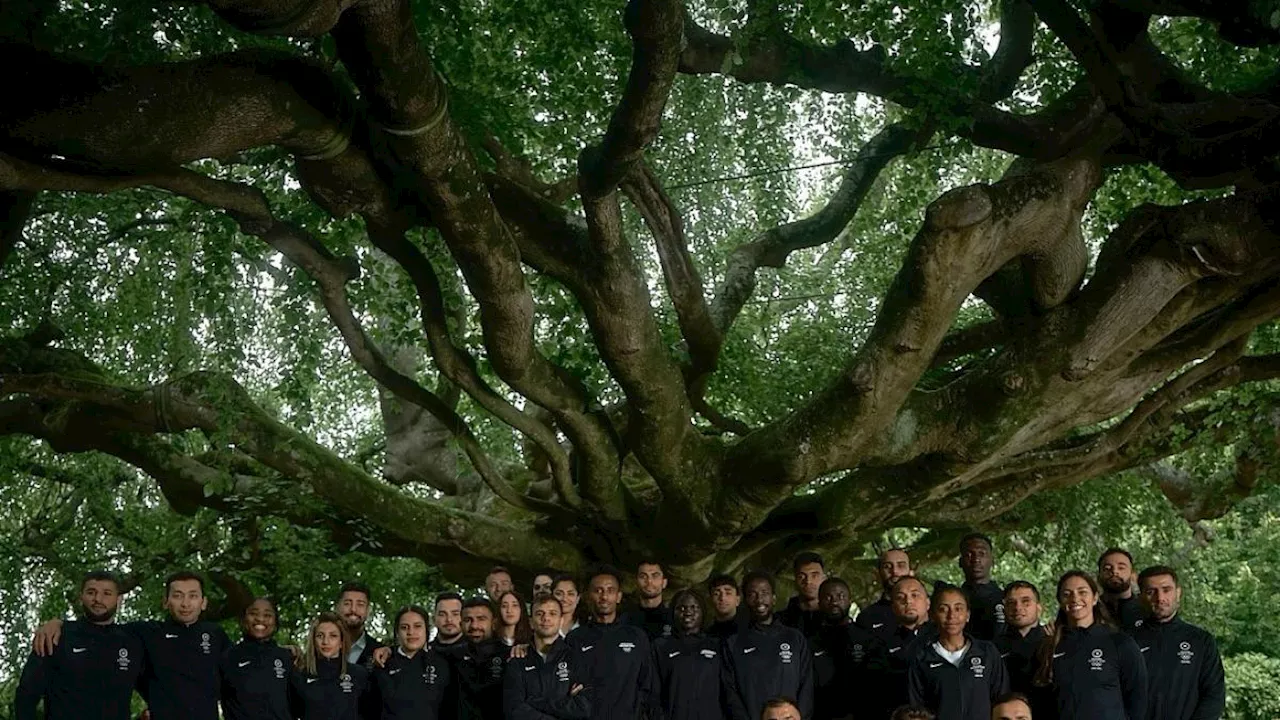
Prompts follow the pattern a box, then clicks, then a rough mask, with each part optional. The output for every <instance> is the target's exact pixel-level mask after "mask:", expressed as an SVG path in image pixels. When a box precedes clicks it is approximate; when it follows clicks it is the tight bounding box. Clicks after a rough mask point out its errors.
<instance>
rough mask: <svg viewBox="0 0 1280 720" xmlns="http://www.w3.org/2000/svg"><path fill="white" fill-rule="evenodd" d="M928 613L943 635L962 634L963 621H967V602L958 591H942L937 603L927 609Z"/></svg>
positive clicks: (953, 635)
mask: <svg viewBox="0 0 1280 720" xmlns="http://www.w3.org/2000/svg"><path fill="white" fill-rule="evenodd" d="M929 614H930V615H931V616H932V618H933V624H934V625H937V626H938V631H939V633H940V634H941V635H943V636H944V637H955V636H958V635H963V634H964V626H965V623H967V622H969V603H968V602H967V601H966V600H965V599H964V596H963V595H961V594H960V593H956V592H948V593H943V594H942V596H941V597H939V598H938V603H937V604H936V605H933V607H931V608H930V609H929Z"/></svg>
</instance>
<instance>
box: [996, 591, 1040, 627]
mask: <svg viewBox="0 0 1280 720" xmlns="http://www.w3.org/2000/svg"><path fill="white" fill-rule="evenodd" d="M1004 617H1005V620H1006V621H1007V622H1008V623H1009V624H1010V625H1011V626H1013V627H1014V628H1016V629H1018V630H1022V629H1024V628H1029V627H1032V626H1033V625H1035V624H1037V623H1039V622H1040V601H1039V600H1036V594H1035V593H1034V592H1031V588H1024V587H1020V588H1014V589H1013V590H1010V591H1009V592H1008V593H1006V594H1005V596H1004Z"/></svg>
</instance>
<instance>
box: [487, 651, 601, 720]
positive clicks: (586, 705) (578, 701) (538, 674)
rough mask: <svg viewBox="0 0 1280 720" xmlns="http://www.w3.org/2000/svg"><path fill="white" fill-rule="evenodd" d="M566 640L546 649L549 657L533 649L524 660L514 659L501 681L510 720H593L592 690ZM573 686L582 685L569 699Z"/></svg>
mask: <svg viewBox="0 0 1280 720" xmlns="http://www.w3.org/2000/svg"><path fill="white" fill-rule="evenodd" d="M586 681H587V679H586V677H584V676H583V674H582V671H581V667H579V665H578V662H577V660H576V659H575V658H574V650H573V648H571V647H569V644H568V643H566V642H565V641H564V640H557V641H556V642H554V643H552V644H551V646H550V647H548V648H547V654H546V657H543V656H542V655H539V654H538V653H537V652H536V651H535V650H534V649H533V647H530V648H529V652H528V654H527V655H526V656H525V657H522V658H511V660H509V661H508V662H507V668H506V670H505V671H504V674H503V678H502V709H503V712H505V713H506V718H507V720H590V718H591V695H592V690H591V688H589V687H586ZM574 685H582V686H583V690H582V691H581V692H579V693H578V694H577V695H570V694H569V691H570V690H572V689H573V686H574Z"/></svg>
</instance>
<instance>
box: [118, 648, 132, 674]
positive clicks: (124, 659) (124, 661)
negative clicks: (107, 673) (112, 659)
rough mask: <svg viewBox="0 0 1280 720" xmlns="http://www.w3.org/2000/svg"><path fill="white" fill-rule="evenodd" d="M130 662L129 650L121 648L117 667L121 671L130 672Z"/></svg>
mask: <svg viewBox="0 0 1280 720" xmlns="http://www.w3.org/2000/svg"><path fill="white" fill-rule="evenodd" d="M130 662H131V661H130V660H129V651H128V649H126V648H120V652H119V653H117V654H116V667H118V668H120V669H121V670H128V669H129V663H130Z"/></svg>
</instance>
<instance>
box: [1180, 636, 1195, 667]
mask: <svg viewBox="0 0 1280 720" xmlns="http://www.w3.org/2000/svg"><path fill="white" fill-rule="evenodd" d="M1195 656H1196V654H1195V653H1194V652H1192V651H1191V643H1189V642H1187V641H1185V640H1184V641H1183V642H1182V643H1181V644H1180V645H1178V659H1179V660H1181V661H1182V664H1183V665H1190V664H1191V659H1192V658H1194V657H1195Z"/></svg>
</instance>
